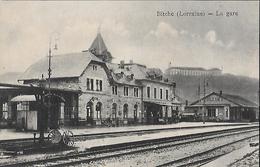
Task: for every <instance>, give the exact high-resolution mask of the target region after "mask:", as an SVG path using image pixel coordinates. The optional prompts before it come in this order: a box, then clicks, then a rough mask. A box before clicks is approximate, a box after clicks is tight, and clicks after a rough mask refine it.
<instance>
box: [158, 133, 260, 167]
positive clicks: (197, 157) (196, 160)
mask: <svg viewBox="0 0 260 167" xmlns="http://www.w3.org/2000/svg"><path fill="white" fill-rule="evenodd" d="M256 136H258V135H253V136H249V137H245V138H243V139H240V140H237V141H234V142H229V143H226V144H223V145H221V146H218V147H215V148H212V149H209V150H206V151H203V152H200V153H196V154H194V155H191V156H187V157H183V158H180V159H177V160H174V161H170V162H166V163H164V164H161V165H157V166H156V167H166V166H172V165H174V166H176V167H187V166H195V165H197V166H198V165H204V164H206V163H208V162H210V161H212V160H214V159H217V158H218V157H220V156H223V155H225V154H228V153H229V152H225V153H217V151H218V150H221V149H223V148H225V147H232V145H233V144H236V143H239V142H242V141H244V140H248V139H250V138H252V137H256ZM209 154H214V155H212V156H209ZM203 156H206V157H205V158H201V157H203Z"/></svg>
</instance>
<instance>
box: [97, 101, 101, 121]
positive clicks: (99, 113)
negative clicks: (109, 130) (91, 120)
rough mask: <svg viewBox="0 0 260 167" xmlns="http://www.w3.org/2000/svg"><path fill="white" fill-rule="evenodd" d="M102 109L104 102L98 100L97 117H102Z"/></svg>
mask: <svg viewBox="0 0 260 167" xmlns="http://www.w3.org/2000/svg"><path fill="white" fill-rule="evenodd" d="M101 109H102V103H101V102H98V103H97V105H96V114H97V119H101Z"/></svg>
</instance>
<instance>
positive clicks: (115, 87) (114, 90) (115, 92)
mask: <svg viewBox="0 0 260 167" xmlns="http://www.w3.org/2000/svg"><path fill="white" fill-rule="evenodd" d="M112 94H113V95H117V86H116V85H115V86H112Z"/></svg>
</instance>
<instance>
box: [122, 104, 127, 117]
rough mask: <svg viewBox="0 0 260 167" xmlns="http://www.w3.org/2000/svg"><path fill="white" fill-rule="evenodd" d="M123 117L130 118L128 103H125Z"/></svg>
mask: <svg viewBox="0 0 260 167" xmlns="http://www.w3.org/2000/svg"><path fill="white" fill-rule="evenodd" d="M123 118H128V104H124V109H123Z"/></svg>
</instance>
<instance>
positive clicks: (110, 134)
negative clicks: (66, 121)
mask: <svg viewBox="0 0 260 167" xmlns="http://www.w3.org/2000/svg"><path fill="white" fill-rule="evenodd" d="M243 125H248V124H247V123H239V124H227V125H209V126H190V127H189V126H188V127H170V128H155V129H143V130H130V131H116V132H105V133H90V134H80V135H74V137H75V139H76V140H77V139H80V138H84V139H93V138H105V137H118V136H124V135H135V134H144V133H156V132H160V131H170V130H180V129H196V128H210V127H228V126H243ZM45 139H48V137H45ZM33 140H34V138H33V137H32V138H21V139H8V140H0V145H1V144H6V143H14V142H33ZM36 140H38V138H36Z"/></svg>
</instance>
